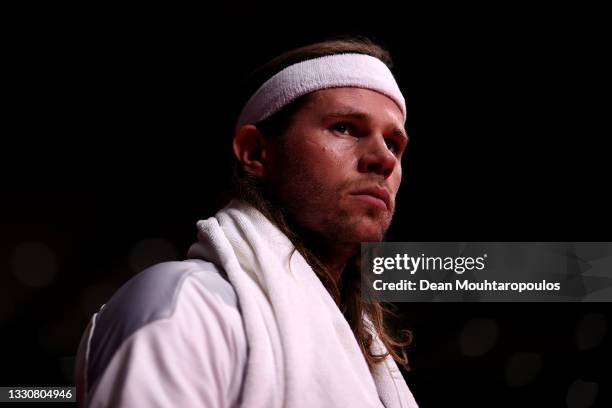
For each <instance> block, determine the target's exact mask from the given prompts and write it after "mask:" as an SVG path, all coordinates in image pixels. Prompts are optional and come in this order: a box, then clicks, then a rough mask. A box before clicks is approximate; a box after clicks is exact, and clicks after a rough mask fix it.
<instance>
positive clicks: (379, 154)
mask: <svg viewBox="0 0 612 408" xmlns="http://www.w3.org/2000/svg"><path fill="white" fill-rule="evenodd" d="M366 139H367V142H366ZM362 140H363V141H364V142H366V143H364V146H363V150H362V156H361V158H360V160H359V166H358V167H359V171H360V172H362V173H376V174H380V175H383V176H384V177H385V178H387V177H389V176H390V175H391V173H393V169H394V168H395V164H396V163H397V157H396V156H395V155H394V154H393V153H392V152H391V151H390V150H389V148H388V147H387V144H386V142H385V138H384V137H382V136H371V137H367V138H364V139H362Z"/></svg>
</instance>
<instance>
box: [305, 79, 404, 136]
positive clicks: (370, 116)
mask: <svg viewBox="0 0 612 408" xmlns="http://www.w3.org/2000/svg"><path fill="white" fill-rule="evenodd" d="M309 105H310V108H311V109H312V111H313V112H314V113H316V114H317V116H320V117H322V118H325V117H340V116H350V117H353V118H356V119H361V120H370V121H372V120H374V119H383V120H385V121H392V122H393V124H394V125H395V126H397V127H400V128H402V129H403V128H404V126H403V115H402V112H401V110H400V108H399V107H398V106H397V104H396V103H395V102H394V101H393V100H392V99H391V98H389V97H387V96H385V95H383V94H381V93H378V92H376V91H372V90H369V89H363V88H332V89H323V90H320V91H316V92H313V93H312V94H311V95H310V104H309Z"/></svg>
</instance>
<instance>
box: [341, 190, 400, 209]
mask: <svg viewBox="0 0 612 408" xmlns="http://www.w3.org/2000/svg"><path fill="white" fill-rule="evenodd" d="M351 195H354V196H357V197H358V198H360V199H362V200H364V201H367V202H369V203H371V204H374V205H377V206H378V207H380V208H381V209H384V210H388V211H390V210H391V196H390V195H389V193H388V192H387V190H385V189H384V188H382V187H368V188H364V189H361V190H357V191H353V192H351Z"/></svg>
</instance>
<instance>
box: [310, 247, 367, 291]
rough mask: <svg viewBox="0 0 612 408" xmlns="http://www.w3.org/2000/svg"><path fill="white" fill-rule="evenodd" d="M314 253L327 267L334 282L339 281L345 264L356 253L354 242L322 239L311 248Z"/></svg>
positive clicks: (356, 248)
mask: <svg viewBox="0 0 612 408" xmlns="http://www.w3.org/2000/svg"><path fill="white" fill-rule="evenodd" d="M313 250H314V253H315V255H317V257H318V258H319V259H320V260H321V262H322V263H323V264H324V265H325V266H326V267H327V268H328V270H329V272H330V273H331V274H332V277H333V279H334V280H335V282H336V283H339V282H340V279H341V278H342V272H343V271H344V269H345V268H346V264H347V263H348V262H349V260H350V259H351V258H352V257H353V256H354V255H355V254H356V253H357V251H358V250H359V247H358V246H357V247H356V246H355V244H330V243H326V242H325V241H322V242H321V244H320V245H317V246H315V247H314V248H313Z"/></svg>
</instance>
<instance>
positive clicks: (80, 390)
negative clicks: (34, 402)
mask: <svg viewBox="0 0 612 408" xmlns="http://www.w3.org/2000/svg"><path fill="white" fill-rule="evenodd" d="M202 265H203V263H200V262H194V261H185V262H167V263H163V264H159V265H158V271H159V273H171V272H172V271H175V270H177V269H181V273H185V274H188V275H190V276H188V277H187V278H186V279H185V280H184V281H183V283H182V285H181V288H180V292H179V294H178V296H177V303H176V307H175V308H174V310H173V313H172V315H171V316H169V317H168V318H165V319H161V320H155V321H153V322H152V323H149V324H147V325H146V326H143V327H142V328H140V329H138V330H137V331H136V332H135V333H133V334H132V335H131V336H130V337H128V338H127V339H126V340H125V341H124V342H123V343H122V344H121V346H120V347H119V348H118V349H117V350H116V351H115V352H114V353H113V357H112V359H111V360H110V362H109V364H108V366H107V367H106V368H105V370H104V372H103V374H102V375H101V376H100V378H98V379H90V381H94V384H92V389H91V391H90V393H89V395H87V394H86V389H87V385H88V384H87V381H88V379H87V360H88V359H89V353H90V348H89V341H88V339H90V338H91V336H92V335H101V334H102V333H97V332H95V333H94V327H93V326H92V324H91V323H90V325H89V326H88V327H87V329H86V331H85V333H84V335H83V341H82V342H81V345H80V346H79V350H78V353H77V364H76V366H77V367H76V383H77V394H78V396H77V400H78V401H79V406H81V407H85V406H87V407H89V408H110V407H112V408H132V407H143V408H151V407H164V408H165V407H167V408H170V407H207V408H228V407H238V406H239V404H240V396H241V389H242V381H243V378H244V372H245V368H246V361H247V343H246V338H245V333H244V327H243V325H242V317H241V315H240V311H239V309H238V305H237V300H236V298H235V295H233V291H232V288H231V286H230V285H229V283H227V282H225V281H224V279H223V278H222V277H221V275H219V272H218V271H217V270H214V269H212V270H210V269H208V270H207V269H204V266H202ZM195 274H200V276H202V275H204V278H202V277H200V278H197V279H196V278H195V276H194V275H195ZM223 284H225V285H226V286H227V290H225V289H226V288H225V287H224V286H223ZM228 291H229V292H231V293H229V295H228ZM232 296H233V298H232ZM124 312H125V313H129V311H124ZM115 318H116V319H121V318H122V316H116V317H115ZM94 319H95V316H94ZM94 319H92V321H94Z"/></svg>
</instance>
